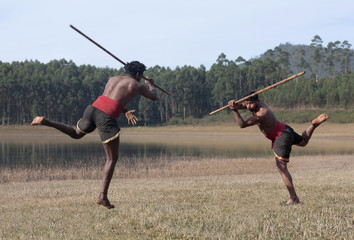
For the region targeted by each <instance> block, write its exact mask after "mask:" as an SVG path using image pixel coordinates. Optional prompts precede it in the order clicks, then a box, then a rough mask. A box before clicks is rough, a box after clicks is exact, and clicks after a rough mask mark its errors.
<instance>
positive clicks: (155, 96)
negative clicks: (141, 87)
mask: <svg viewBox="0 0 354 240" xmlns="http://www.w3.org/2000/svg"><path fill="white" fill-rule="evenodd" d="M150 99H151V100H152V101H156V100H158V99H159V98H158V97H157V95H153V96H152V97H151V98H150Z"/></svg>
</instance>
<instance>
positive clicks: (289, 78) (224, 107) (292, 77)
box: [210, 71, 306, 115]
mask: <svg viewBox="0 0 354 240" xmlns="http://www.w3.org/2000/svg"><path fill="white" fill-rule="evenodd" d="M305 73H306V72H305V71H304V72H301V73H298V74H295V75H293V76H291V77H288V78H286V79H284V80H281V81H280V82H277V83H274V84H273V85H270V86H268V87H266V88H263V89H262V90H259V91H257V92H255V93H252V94H250V95H248V96H246V97H244V98H241V99H239V100H237V101H235V103H239V102H242V101H244V100H246V99H247V98H249V97H252V96H254V95H257V94H260V93H262V92H265V91H267V90H269V89H271V88H274V87H276V86H278V85H280V84H283V83H285V82H287V81H289V80H291V79H294V78H296V77H298V76H301V75H304V74H305ZM228 107H229V105H226V106H223V107H222V108H219V109H217V110H215V111H213V112H211V113H210V115H213V114H214V113H217V112H219V111H221V110H224V109H226V108H228Z"/></svg>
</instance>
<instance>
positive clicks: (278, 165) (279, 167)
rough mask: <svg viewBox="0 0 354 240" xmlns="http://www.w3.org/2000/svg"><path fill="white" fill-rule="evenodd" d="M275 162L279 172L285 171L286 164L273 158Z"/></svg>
mask: <svg viewBox="0 0 354 240" xmlns="http://www.w3.org/2000/svg"><path fill="white" fill-rule="evenodd" d="M275 162H276V165H277V168H278V170H279V171H283V170H285V169H286V165H287V162H284V161H283V160H281V159H279V158H275Z"/></svg>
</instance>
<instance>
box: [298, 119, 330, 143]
mask: <svg viewBox="0 0 354 240" xmlns="http://www.w3.org/2000/svg"><path fill="white" fill-rule="evenodd" d="M327 119H328V115H327V114H325V113H322V114H321V115H319V116H318V117H317V118H315V119H314V120H312V122H311V126H309V127H308V128H307V129H306V130H305V131H304V132H303V133H302V138H303V139H304V140H303V141H302V142H300V143H299V144H297V145H298V146H301V147H304V146H306V145H307V144H308V143H309V140H310V138H311V136H312V133H313V132H314V131H315V129H316V128H317V127H318V126H319V125H321V123H323V122H324V121H326V120H327Z"/></svg>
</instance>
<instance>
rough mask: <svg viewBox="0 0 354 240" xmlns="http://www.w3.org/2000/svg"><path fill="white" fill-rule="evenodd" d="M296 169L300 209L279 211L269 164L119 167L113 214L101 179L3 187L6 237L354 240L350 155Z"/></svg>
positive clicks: (0, 231) (1, 233) (305, 160)
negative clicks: (100, 199) (101, 200)
mask: <svg viewBox="0 0 354 240" xmlns="http://www.w3.org/2000/svg"><path fill="white" fill-rule="evenodd" d="M289 169H290V171H291V172H292V174H293V178H294V183H295V186H296V188H297V191H298V195H299V197H300V200H301V201H302V204H299V205H296V206H282V205H281V203H282V202H283V201H286V200H287V199H288V194H287V191H286V189H285V187H284V185H283V183H282V182H281V178H280V175H279V174H278V173H277V172H276V170H275V166H274V162H273V161H271V160H270V159H223V160H220V159H202V160H189V161H174V162H171V163H170V164H169V165H164V166H162V165H161V166H156V167H155V168H153V167H152V168H151V169H150V170H149V171H148V172H146V169H139V168H137V169H136V170H135V175H134V174H132V173H131V174H130V175H129V174H128V175H126V176H123V175H120V173H119V172H122V171H123V172H124V169H120V168H118V169H117V172H116V175H115V178H114V179H113V182H112V185H111V189H110V199H111V202H112V203H113V204H115V205H116V208H115V209H112V210H107V209H105V208H103V207H102V206H98V205H97V204H96V203H95V199H96V197H97V195H98V191H99V187H100V181H99V180H66V181H60V180H52V181H50V180H41V181H29V182H26V181H25V180H23V181H17V182H7V183H2V184H0V192H1V197H0V206H1V207H0V213H1V214H0V222H1V224H0V239H353V238H354V230H353V225H354V218H353V214H354V211H353V210H354V204H353V199H354V181H353V180H354V177H353V176H354V164H353V156H352V155H347V156H311V157H298V158H294V159H293V160H292V161H291V162H290V165H289ZM139 171H140V173H139ZM2 174H3V172H2Z"/></svg>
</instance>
